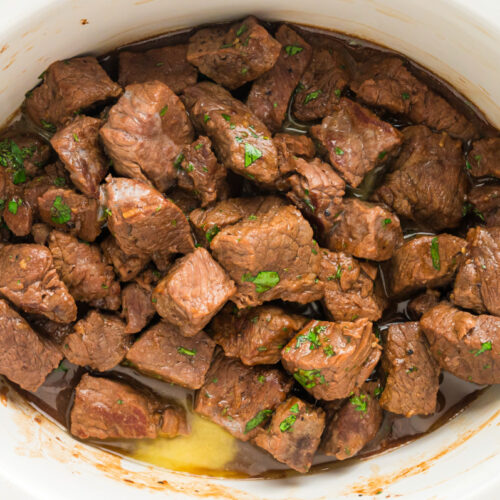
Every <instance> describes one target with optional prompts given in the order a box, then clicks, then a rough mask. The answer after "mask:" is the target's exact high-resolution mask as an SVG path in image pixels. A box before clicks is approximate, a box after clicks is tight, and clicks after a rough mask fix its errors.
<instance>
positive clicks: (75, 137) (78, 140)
mask: <svg viewBox="0 0 500 500" xmlns="http://www.w3.org/2000/svg"><path fill="white" fill-rule="evenodd" d="M73 140H74V141H75V142H80V138H79V137H78V135H77V134H76V132H74V133H73Z"/></svg>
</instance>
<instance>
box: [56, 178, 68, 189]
mask: <svg viewBox="0 0 500 500" xmlns="http://www.w3.org/2000/svg"><path fill="white" fill-rule="evenodd" d="M65 185H66V179H65V178H64V177H56V178H55V179H54V186H57V187H63V186H65Z"/></svg>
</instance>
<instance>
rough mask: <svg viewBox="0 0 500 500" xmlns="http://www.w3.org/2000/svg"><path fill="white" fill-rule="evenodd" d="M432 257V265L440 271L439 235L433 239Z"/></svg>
mask: <svg viewBox="0 0 500 500" xmlns="http://www.w3.org/2000/svg"><path fill="white" fill-rule="evenodd" d="M431 259H432V267H433V268H434V269H436V270H437V271H439V270H440V269H441V259H440V257H439V241H438V238H437V236H434V238H432V240H431Z"/></svg>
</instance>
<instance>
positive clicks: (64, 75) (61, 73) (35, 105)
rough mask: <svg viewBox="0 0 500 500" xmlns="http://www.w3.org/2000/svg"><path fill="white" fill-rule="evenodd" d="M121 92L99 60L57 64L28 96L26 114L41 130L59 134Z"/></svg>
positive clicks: (53, 64)
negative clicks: (61, 127)
mask: <svg viewBox="0 0 500 500" xmlns="http://www.w3.org/2000/svg"><path fill="white" fill-rule="evenodd" d="M121 92H122V89H121V88H120V86H119V85H117V84H116V83H115V82H113V81H111V79H110V78H109V76H108V75H107V74H106V72H105V71H104V70H103V69H102V68H101V66H100V65H99V63H98V62H97V59H96V58H95V57H89V56H87V57H78V58H75V59H68V60H66V61H56V62H54V63H52V64H51V65H50V66H49V67H48V68H47V71H45V72H44V73H43V83H42V84H41V85H40V86H39V87H37V88H36V89H33V90H32V91H31V92H29V93H28V96H27V97H26V100H25V106H26V112H27V113H28V116H29V117H30V118H31V119H32V120H33V122H34V123H36V124H37V125H38V126H39V127H42V128H44V129H46V130H47V131H49V132H55V128H56V126H59V125H61V124H63V123H64V122H66V121H68V120H69V119H71V118H72V117H73V116H74V115H75V113H79V112H80V111H82V110H85V109H87V108H89V107H90V106H92V105H93V104H95V103H97V102H101V101H106V100H108V99H110V98H113V97H118V96H119V95H120V94H121Z"/></svg>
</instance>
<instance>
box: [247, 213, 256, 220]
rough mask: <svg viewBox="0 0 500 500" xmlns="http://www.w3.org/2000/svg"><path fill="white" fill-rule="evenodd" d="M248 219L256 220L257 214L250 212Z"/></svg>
mask: <svg viewBox="0 0 500 500" xmlns="http://www.w3.org/2000/svg"><path fill="white" fill-rule="evenodd" d="M248 220H257V216H256V215H254V214H251V215H249V216H248Z"/></svg>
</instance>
